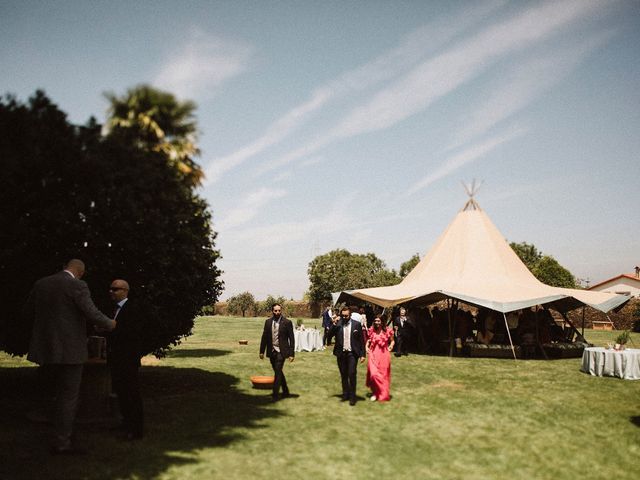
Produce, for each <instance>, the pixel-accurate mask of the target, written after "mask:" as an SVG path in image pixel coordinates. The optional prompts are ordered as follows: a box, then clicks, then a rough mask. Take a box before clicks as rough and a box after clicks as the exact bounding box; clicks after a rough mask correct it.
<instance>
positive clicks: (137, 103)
mask: <svg viewBox="0 0 640 480" xmlns="http://www.w3.org/2000/svg"><path fill="white" fill-rule="evenodd" d="M105 97H106V98H107V100H109V103H110V106H109V110H108V118H107V128H108V130H109V132H110V134H111V135H123V136H126V137H129V138H131V139H133V140H134V141H135V142H137V143H138V145H139V146H140V147H141V148H142V149H145V150H151V151H155V152H162V153H164V154H165V155H166V157H167V159H168V160H169V162H170V163H171V164H172V165H173V166H174V167H175V168H177V169H178V171H179V172H180V175H181V176H182V177H183V178H184V179H185V180H186V181H187V182H188V183H189V184H191V185H198V184H199V183H200V182H201V180H202V178H203V172H202V169H201V168H200V166H199V165H198V164H196V163H195V162H194V160H193V159H194V157H196V156H198V155H199V154H200V150H199V149H198V147H197V145H196V140H197V125H196V120H195V115H194V111H195V109H196V105H195V103H193V102H189V101H187V102H180V101H178V100H177V99H176V97H175V96H174V95H173V94H171V93H169V92H163V91H161V90H158V89H155V88H153V87H151V86H149V85H138V86H136V87H134V88H131V89H129V90H127V93H126V94H124V95H123V96H121V97H119V96H117V95H115V94H114V93H111V92H108V93H105Z"/></svg>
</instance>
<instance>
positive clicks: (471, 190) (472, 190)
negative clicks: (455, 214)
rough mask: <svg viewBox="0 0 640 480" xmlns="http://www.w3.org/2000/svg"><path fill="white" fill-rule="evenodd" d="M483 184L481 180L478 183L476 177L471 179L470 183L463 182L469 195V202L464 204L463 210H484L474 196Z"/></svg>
mask: <svg viewBox="0 0 640 480" xmlns="http://www.w3.org/2000/svg"><path fill="white" fill-rule="evenodd" d="M481 185H482V182H481V181H480V182H477V183H476V179H475V178H474V179H473V180H472V181H471V184H470V185H467V184H466V183H464V182H462V186H463V187H464V190H465V192H467V195H469V200H467V203H465V204H464V208H463V209H462V211H463V212H466V211H468V210H482V209H481V208H480V205H478V202H476V200H475V198H473V197H474V196H475V195H476V193H478V190H480V186H481Z"/></svg>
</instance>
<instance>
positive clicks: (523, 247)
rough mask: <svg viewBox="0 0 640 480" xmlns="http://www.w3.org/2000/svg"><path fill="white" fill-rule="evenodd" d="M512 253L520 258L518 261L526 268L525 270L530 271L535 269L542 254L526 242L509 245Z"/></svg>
mask: <svg viewBox="0 0 640 480" xmlns="http://www.w3.org/2000/svg"><path fill="white" fill-rule="evenodd" d="M509 245H510V246H511V248H512V249H513V251H514V252H516V254H517V255H518V257H520V260H522V262H523V263H524V264H525V265H526V266H527V268H528V269H529V270H531V271H533V269H534V268H535V266H536V265H537V263H538V262H539V261H540V259H541V258H542V253H541V252H539V251H538V249H537V248H536V247H535V246H534V245H531V244H529V243H527V242H521V243H515V242H511V243H510V244H509Z"/></svg>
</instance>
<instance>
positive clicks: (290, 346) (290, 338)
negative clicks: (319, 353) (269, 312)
mask: <svg viewBox="0 0 640 480" xmlns="http://www.w3.org/2000/svg"><path fill="white" fill-rule="evenodd" d="M272 325H273V317H271V318H267V319H266V320H265V322H264V330H263V331H262V339H261V340H260V354H263V353H266V354H267V357H271V352H272V351H273V337H272V335H271V329H272V328H271V327H272ZM278 343H279V347H280V353H281V354H282V355H283V356H284V357H287V358H288V357H293V356H295V349H296V339H295V336H294V335H293V323H291V320H289V319H288V318H285V317H280V328H279V329H278Z"/></svg>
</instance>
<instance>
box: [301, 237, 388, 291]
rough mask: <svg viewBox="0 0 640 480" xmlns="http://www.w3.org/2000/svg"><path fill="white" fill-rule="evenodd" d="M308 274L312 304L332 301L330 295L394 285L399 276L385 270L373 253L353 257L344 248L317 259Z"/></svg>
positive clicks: (384, 266)
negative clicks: (338, 292) (357, 289)
mask: <svg viewBox="0 0 640 480" xmlns="http://www.w3.org/2000/svg"><path fill="white" fill-rule="evenodd" d="M307 273H308V275H309V283H310V286H309V298H310V299H311V301H313V302H323V301H327V300H331V292H337V291H341V290H351V289H355V288H367V287H382V286H387V285H395V284H396V283H398V282H399V281H400V277H399V276H398V274H397V273H396V272H395V271H394V270H388V269H387V268H386V264H385V263H384V261H382V260H381V259H379V258H378V257H377V256H376V255H375V254H373V253H367V254H357V253H356V254H354V253H351V252H349V251H348V250H344V249H337V250H332V251H331V252H329V253H326V254H324V255H319V256H317V257H316V258H314V259H313V260H312V261H311V263H309V268H308V270H307Z"/></svg>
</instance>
